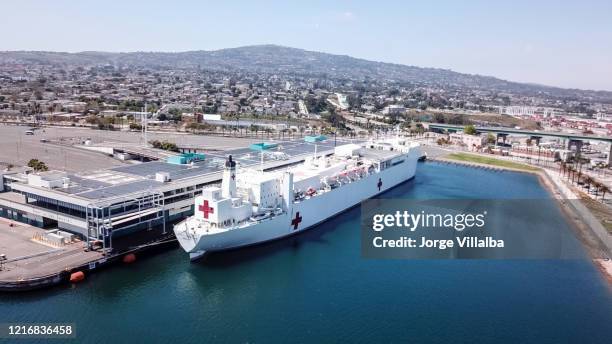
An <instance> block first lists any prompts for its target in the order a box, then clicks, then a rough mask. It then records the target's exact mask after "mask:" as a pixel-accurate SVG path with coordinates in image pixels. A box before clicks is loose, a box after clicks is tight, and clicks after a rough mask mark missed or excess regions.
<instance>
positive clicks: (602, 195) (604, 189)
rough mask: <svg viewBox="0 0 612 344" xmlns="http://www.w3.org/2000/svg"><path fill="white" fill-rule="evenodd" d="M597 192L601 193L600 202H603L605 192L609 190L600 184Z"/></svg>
mask: <svg viewBox="0 0 612 344" xmlns="http://www.w3.org/2000/svg"><path fill="white" fill-rule="evenodd" d="M599 191H601V201H602V202H603V201H604V198H606V192H610V189H609V188H608V187H607V186H606V185H605V184H603V183H602V184H601V186H600V187H599Z"/></svg>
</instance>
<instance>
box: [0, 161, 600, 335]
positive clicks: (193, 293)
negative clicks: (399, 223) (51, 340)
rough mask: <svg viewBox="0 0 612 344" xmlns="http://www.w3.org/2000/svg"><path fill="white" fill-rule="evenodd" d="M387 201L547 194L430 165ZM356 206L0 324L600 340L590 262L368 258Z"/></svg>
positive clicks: (118, 272)
mask: <svg viewBox="0 0 612 344" xmlns="http://www.w3.org/2000/svg"><path fill="white" fill-rule="evenodd" d="M383 197H385V198H429V199H435V198H437V199H440V198H474V199H478V198H480V199H494V198H500V197H501V198H548V197H549V195H548V194H547V192H546V191H545V190H544V189H543V188H542V187H541V186H540V185H539V183H538V181H537V179H536V178H535V177H533V176H531V175H527V174H520V173H511V172H492V171H487V170H481V169H470V168H465V167H457V166H451V165H440V164H436V163H425V164H420V165H419V168H418V173H417V176H416V178H415V179H414V180H413V181H411V182H408V183H405V184H403V185H401V186H399V187H398V188H396V189H394V190H392V191H390V192H388V193H386V194H385V195H384V196H383ZM359 215H360V210H359V208H355V209H352V210H350V211H348V212H346V213H344V214H342V215H341V216H338V217H336V218H334V219H332V220H330V221H328V222H326V223H324V224H323V225H320V226H319V227H318V228H316V229H313V230H311V231H309V232H307V233H304V234H303V235H300V236H297V237H295V238H291V239H288V240H283V241H277V242H274V243H272V244H269V245H265V246H260V247H256V248H250V249H246V250H241V251H235V252H230V253H224V254H217V255H212V256H210V257H208V259H207V260H206V261H204V262H202V263H199V264H192V263H189V261H188V259H187V256H186V254H185V253H184V252H182V251H181V250H179V249H176V250H172V251H170V252H164V253H161V254H158V255H155V256H153V257H149V258H147V259H143V260H140V261H138V262H137V263H135V264H133V265H129V266H120V267H117V268H112V269H110V270H108V271H105V272H102V273H98V274H95V275H91V276H89V277H88V279H87V281H86V282H85V283H82V284H79V285H76V286H63V287H58V288H55V289H52V290H47V291H42V292H36V293H30V294H12V295H0V322H74V323H76V326H77V333H78V341H79V342H88V343H103V342H116V343H119V342H136V341H138V342H148V343H152V342H170V341H172V342H176V343H203V342H261V343H270V342H283V343H288V342H290V343H294V342H316V343H329V342H340V341H348V342H446V343H456V342H489V343H492V342H495V343H573V342H580V343H583V342H584V343H609V342H610V338H612V289H611V288H610V287H609V286H608V285H607V284H606V282H605V281H604V280H603V279H602V277H601V275H600V273H599V272H598V271H597V270H596V269H595V268H594V267H593V265H592V264H591V263H590V262H589V261H588V260H514V261H507V260H495V261H482V260H452V261H451V260H421V261H412V260H365V259H362V258H361V256H360V232H359Z"/></svg>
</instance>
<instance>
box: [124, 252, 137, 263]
mask: <svg viewBox="0 0 612 344" xmlns="http://www.w3.org/2000/svg"><path fill="white" fill-rule="evenodd" d="M135 261H136V255H135V254H133V253H128V254H126V255H125V256H123V262H124V263H125V264H130V263H133V262H135Z"/></svg>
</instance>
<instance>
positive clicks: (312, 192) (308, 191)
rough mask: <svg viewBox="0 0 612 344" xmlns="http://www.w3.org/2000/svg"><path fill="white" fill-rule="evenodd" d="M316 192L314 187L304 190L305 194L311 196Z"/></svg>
mask: <svg viewBox="0 0 612 344" xmlns="http://www.w3.org/2000/svg"><path fill="white" fill-rule="evenodd" d="M316 193H317V190H315V189H314V188H308V190H306V196H313V195H314V194H316Z"/></svg>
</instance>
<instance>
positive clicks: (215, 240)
mask: <svg viewBox="0 0 612 344" xmlns="http://www.w3.org/2000/svg"><path fill="white" fill-rule="evenodd" d="M262 154H263V153H262ZM419 157H420V149H419V145H418V144H417V143H414V142H410V141H407V140H405V139H403V138H392V139H387V140H379V141H369V142H367V143H362V144H346V145H341V146H338V147H336V148H335V149H334V153H333V154H331V155H329V156H324V155H321V156H317V155H316V153H315V154H314V155H313V156H311V157H307V158H306V160H305V161H304V162H303V163H301V164H298V165H295V166H292V167H289V168H285V169H282V170H277V171H266V172H264V171H263V170H258V169H255V168H250V169H244V170H242V169H241V170H240V172H238V171H237V165H236V162H235V161H234V160H233V158H232V156H229V157H228V158H227V161H226V163H225V167H224V171H223V179H222V182H221V186H220V187H218V186H212V187H206V188H204V189H203V190H202V194H201V195H200V196H197V197H196V198H195V204H194V206H195V212H194V214H195V215H194V216H192V217H189V218H188V219H186V220H185V221H183V222H181V223H179V224H177V225H176V226H175V227H174V232H175V234H176V237H177V238H178V240H179V242H180V244H181V246H182V247H183V249H185V251H187V252H188V253H189V255H190V258H191V259H197V258H199V257H201V256H202V255H204V254H205V253H207V252H211V251H220V250H226V249H232V248H237V247H241V246H247V245H253V244H257V243H261V242H265V241H269V240H274V239H278V238H281V237H285V236H288V235H292V234H295V233H298V232H300V231H303V230H306V229H308V228H310V227H312V226H314V225H316V224H318V223H320V222H323V221H325V220H327V219H329V218H330V217H332V216H334V215H336V214H338V213H340V212H342V211H345V210H346V209H348V208H351V207H353V206H355V205H357V204H359V203H360V202H361V201H363V200H365V199H368V198H371V197H373V196H375V195H377V194H379V193H382V192H384V191H386V190H388V189H390V188H392V187H394V186H396V185H398V184H400V183H402V182H404V181H406V180H409V179H410V178H412V177H413V176H414V174H415V169H416V163H417V160H418V158H419Z"/></svg>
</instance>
